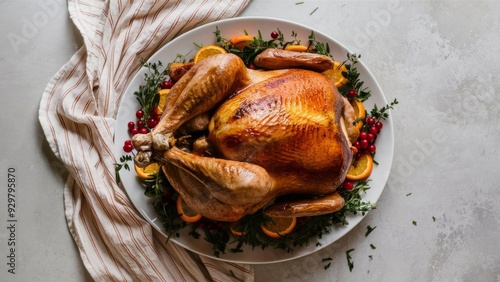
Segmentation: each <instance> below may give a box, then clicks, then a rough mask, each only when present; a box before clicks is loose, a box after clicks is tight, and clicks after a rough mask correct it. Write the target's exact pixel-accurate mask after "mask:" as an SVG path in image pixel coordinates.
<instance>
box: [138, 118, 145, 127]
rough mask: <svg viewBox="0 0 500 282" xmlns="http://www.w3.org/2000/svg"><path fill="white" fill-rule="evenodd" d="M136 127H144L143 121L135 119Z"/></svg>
mask: <svg viewBox="0 0 500 282" xmlns="http://www.w3.org/2000/svg"><path fill="white" fill-rule="evenodd" d="M137 128H138V129H141V128H144V121H142V120H138V121H137Z"/></svg>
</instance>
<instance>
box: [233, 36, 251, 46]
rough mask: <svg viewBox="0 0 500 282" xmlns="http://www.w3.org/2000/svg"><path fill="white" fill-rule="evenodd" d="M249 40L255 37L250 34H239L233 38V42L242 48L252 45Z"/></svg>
mask: <svg viewBox="0 0 500 282" xmlns="http://www.w3.org/2000/svg"><path fill="white" fill-rule="evenodd" d="M248 41H253V37H252V36H250V35H239V36H235V37H233V38H231V43H232V44H233V45H234V46H236V48H238V49H240V50H243V49H244V48H245V47H250V44H248Z"/></svg>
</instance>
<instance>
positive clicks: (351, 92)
mask: <svg viewBox="0 0 500 282" xmlns="http://www.w3.org/2000/svg"><path fill="white" fill-rule="evenodd" d="M357 94H358V93H356V90H355V89H351V90H349V91H348V92H347V98H354V97H356V95H357Z"/></svg>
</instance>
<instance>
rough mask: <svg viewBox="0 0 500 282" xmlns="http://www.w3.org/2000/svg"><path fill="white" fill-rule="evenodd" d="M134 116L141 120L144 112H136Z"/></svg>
mask: <svg viewBox="0 0 500 282" xmlns="http://www.w3.org/2000/svg"><path fill="white" fill-rule="evenodd" d="M135 116H136V117H137V118H142V117H143V116H144V112H143V111H142V110H137V112H135Z"/></svg>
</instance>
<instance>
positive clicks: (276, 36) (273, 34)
mask: <svg viewBox="0 0 500 282" xmlns="http://www.w3.org/2000/svg"><path fill="white" fill-rule="evenodd" d="M278 36H279V34H278V33H277V32H276V31H273V32H271V38H272V39H276V38H278Z"/></svg>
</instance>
